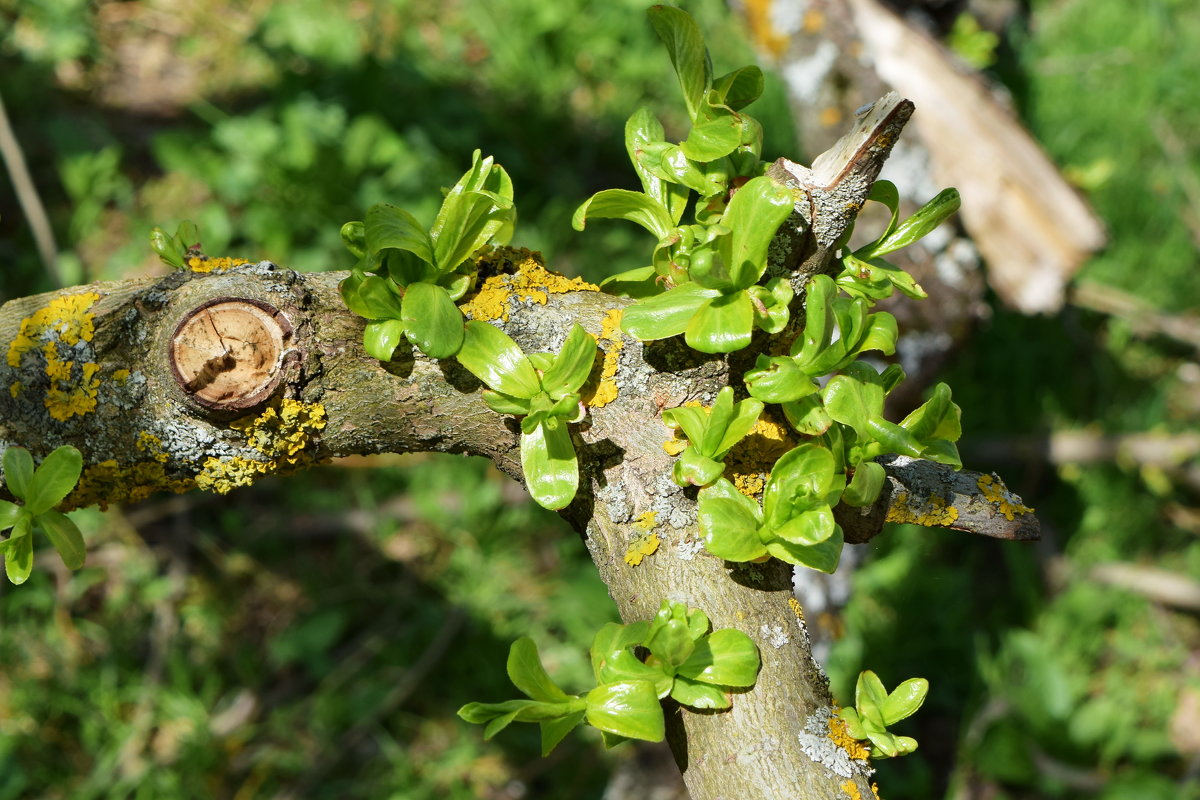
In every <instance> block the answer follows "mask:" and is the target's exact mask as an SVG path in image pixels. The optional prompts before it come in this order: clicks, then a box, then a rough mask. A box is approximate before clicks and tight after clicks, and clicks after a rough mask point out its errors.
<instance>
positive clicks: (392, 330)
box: [363, 319, 404, 361]
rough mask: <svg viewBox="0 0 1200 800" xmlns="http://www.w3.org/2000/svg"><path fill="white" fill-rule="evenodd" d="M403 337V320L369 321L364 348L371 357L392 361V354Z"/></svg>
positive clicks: (364, 332) (364, 336)
mask: <svg viewBox="0 0 1200 800" xmlns="http://www.w3.org/2000/svg"><path fill="white" fill-rule="evenodd" d="M403 339H404V323H403V322H401V321H400V320H398V319H385V320H376V321H372V322H368V323H367V327H366V329H365V330H364V331H363V349H364V350H366V351H367V355H369V356H370V357H371V358H377V359H379V360H380V361H391V360H392V354H393V353H395V352H396V348H397V347H399V346H400V342H401V341H402V340H403Z"/></svg>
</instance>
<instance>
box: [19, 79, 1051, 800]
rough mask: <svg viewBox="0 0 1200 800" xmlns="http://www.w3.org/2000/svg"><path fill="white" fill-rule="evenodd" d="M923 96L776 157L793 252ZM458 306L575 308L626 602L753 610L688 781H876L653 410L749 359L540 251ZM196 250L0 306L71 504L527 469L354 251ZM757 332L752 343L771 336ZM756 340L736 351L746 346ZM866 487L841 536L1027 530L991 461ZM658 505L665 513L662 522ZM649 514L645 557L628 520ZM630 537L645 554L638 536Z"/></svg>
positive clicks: (825, 248)
mask: <svg viewBox="0 0 1200 800" xmlns="http://www.w3.org/2000/svg"><path fill="white" fill-rule="evenodd" d="M911 112H912V106H911V104H910V103H908V102H907V101H902V100H900V99H899V98H898V97H896V96H894V95H893V96H889V97H886V98H884V99H883V100H881V101H879V102H878V103H877V104H876V105H875V107H874V108H873V109H872V110H871V111H869V112H866V113H864V114H863V115H862V116H861V117H860V119H859V121H858V124H857V126H856V128H855V130H854V131H852V132H851V133H850V134H849V135H848V136H847V137H845V138H844V139H843V140H842V141H841V142H840V143H839V144H838V145H837V146H835V147H834V148H833V149H832V150H831V151H830V152H829V153H826V154H825V155H824V156H822V157H821V158H819V159H818V160H817V162H816V163H815V165H814V168H813V169H812V170H809V169H806V168H803V167H800V166H799V165H794V164H790V162H787V163H783V162H782V160H781V163H779V164H777V166H776V167H775V168H774V169H773V174H775V175H777V176H780V179H783V180H786V182H787V183H789V184H791V185H793V186H795V187H796V188H797V189H798V191H799V194H798V197H799V200H798V202H797V207H796V212H797V213H796V214H795V215H794V216H793V223H794V224H792V223H789V224H788V225H785V228H787V230H785V231H783V232H782V233H781V235H782V236H783V238H784V239H786V240H787V241H788V242H789V243H790V244H791V245H792V249H791V252H790V254H789V255H788V257H787V261H788V263H790V264H794V265H798V267H799V269H800V271H801V272H802V273H803V274H813V273H815V272H821V271H828V270H829V269H830V268H831V257H832V251H831V250H830V245H831V243H832V242H833V240H835V239H836V238H837V235H838V234H839V233H840V231H841V228H840V227H839V226H843V225H844V224H845V223H846V222H847V221H848V219H847V215H846V214H845V209H846V208H847V206H850V207H855V204H857V206H861V204H862V202H863V199H864V198H865V195H866V192H867V191H868V189H869V187H870V184H871V182H872V181H873V180H874V178H875V175H876V174H877V173H878V170H879V167H880V165H881V164H882V162H883V160H884V158H886V156H887V153H888V150H889V149H890V147H891V144H892V143H893V142H894V141H895V138H896V136H897V135H898V134H899V132H900V129H901V128H902V127H903V125H904V122H905V121H906V120H907V119H908V116H909V115H910V114H911ZM482 267H483V271H482V272H481V275H480V287H479V288H478V290H477V291H476V292H475V294H474V295H471V296H469V297H468V298H467V301H466V302H465V304H464V305H463V309H464V311H465V312H466V313H467V314H468V316H471V317H472V318H475V319H485V320H489V321H492V322H494V323H495V324H498V325H500V326H501V327H502V328H503V329H504V330H505V331H506V332H508V334H509V335H510V336H512V337H513V338H514V339H515V340H516V341H517V342H518V343H519V344H520V345H521V346H522V347H523V348H524V349H525V350H526V351H527V352H536V351H556V350H557V349H558V348H559V347H560V346H561V344H562V341H563V338H564V336H565V334H566V332H567V331H568V330H569V329H570V327H571V325H572V324H573V323H576V322H577V323H579V324H581V325H583V326H584V328H586V329H587V330H588V331H589V332H591V333H592V334H594V335H595V336H596V337H597V339H598V343H599V346H600V351H601V352H600V353H599V354H598V356H597V363H596V367H595V370H594V372H593V377H592V380H591V383H590V385H589V386H588V387H587V391H586V393H585V398H584V399H585V402H587V403H588V404H589V407H590V408H589V413H588V416H587V419H586V420H585V421H584V422H583V423H581V424H580V425H579V426H578V427H577V430H576V435H575V439H576V445H577V449H578V451H579V455H580V467H581V473H582V478H583V480H582V481H581V489H580V492H579V495H578V497H577V498H576V500H575V501H574V502H573V503H572V504H571V505H570V506H569V507H568V508H567V509H565V511H564V512H563V515H564V517H565V518H566V519H567V520H568V521H569V522H570V523H571V524H572V525H573V526H574V527H575V529H576V530H577V531H578V532H579V533H580V534H581V536H582V537H583V540H584V542H585V543H586V545H587V547H588V550H589V551H590V553H591V556H592V558H593V560H594V561H595V564H596V567H597V569H598V570H599V572H600V575H601V577H602V578H603V579H604V581H605V583H606V584H607V586H608V589H609V592H610V593H611V595H612V597H613V599H614V600H615V602H616V604H617V606H618V608H619V610H620V614H621V617H622V619H624V620H626V621H633V620H637V619H645V618H648V617H650V616H651V615H652V614H653V613H654V612H655V611H656V610H657V608H658V606H659V603H660V602H661V601H662V599H663V598H664V597H668V598H671V599H674V600H678V601H683V602H686V603H688V605H690V606H694V607H699V608H702V609H704V610H705V612H707V614H708V615H709V617H710V618H711V619H712V621H713V624H714V626H715V627H717V628H722V627H735V628H738V629H740V630H742V631H744V632H746V633H747V634H749V635H750V636H751V637H752V638H753V639H754V640H755V641H756V642H757V644H758V647H759V649H760V651H761V653H762V664H763V665H762V671H761V673H760V675H759V679H758V684H757V686H756V687H755V688H753V689H752V690H750V691H748V692H745V693H741V694H738V695H737V696H736V697H735V698H734V704H733V709H732V710H731V711H729V712H727V713H692V712H689V711H681V710H678V709H672V710H671V711H670V713H669V714H668V738H669V741H670V744H671V746H672V750H673V752H674V754H675V756H676V760H677V762H678V763H679V765H680V768H681V769H682V770H683V774H684V777H685V781H686V783H687V786H688V789H689V792H690V793H691V796H692V797H693V798H695V800H715V799H716V798H731V797H764V798H766V797H770V798H785V797H796V798H801V797H803V798H813V799H814V800H815V799H820V798H828V799H829V800H833V799H834V798H845V797H851V798H862V797H870V796H871V792H872V788H871V785H870V774H871V769H870V767H869V764H868V762H867V761H866V760H865V758H864V757H863V756H864V755H865V751H864V750H863V749H862V748H861V746H859V745H857V744H856V743H855V742H854V741H853V740H851V739H849V738H848V737H847V736H845V734H844V731H843V730H842V728H841V727H840V724H838V723H836V722H832V721H831V720H833V719H834V718H833V714H834V707H833V704H832V698H831V697H830V693H829V688H828V682H827V680H826V678H825V675H824V673H823V671H822V669H821V667H820V665H819V664H817V663H816V662H815V661H814V659H813V658H812V655H811V652H810V648H809V646H808V638H807V632H806V626H805V621H804V615H803V610H802V609H801V608H800V607H799V605H798V604H797V603H796V602H795V600H794V598H793V597H792V593H791V587H792V581H791V574H792V569H791V567H790V566H788V565H785V564H782V563H780V562H777V561H772V562H768V563H765V564H757V565H756V564H750V565H729V564H726V563H725V562H722V561H721V560H719V559H717V558H714V557H712V556H709V555H708V554H707V553H706V551H704V550H703V548H702V547H701V546H700V544H699V537H698V534H697V530H696V524H695V523H696V513H695V494H694V492H691V491H688V490H684V489H681V488H680V487H678V486H676V485H675V484H674V483H672V482H671V480H670V479H669V477H668V475H669V472H670V468H671V462H672V457H671V456H670V455H669V454H668V453H667V452H666V451H665V450H664V442H666V440H668V439H669V438H670V432H669V431H668V429H667V428H666V427H664V426H663V425H662V423H661V418H660V415H661V411H662V409H664V408H671V407H674V406H678V405H680V404H682V403H685V402H689V401H698V402H701V403H708V402H711V400H712V398H713V397H714V396H715V394H716V392H717V391H718V390H719V389H720V388H721V387H722V386H723V385H725V384H726V383H727V382H728V376H729V375H730V374H740V373H738V370H739V369H741V368H743V367H740V366H739V365H738V364H736V363H735V364H734V365H733V366H732V367H731V365H730V363H729V360H727V359H723V358H720V357H715V356H706V355H703V354H699V353H696V352H694V351H690V350H688V349H687V348H686V347H684V346H683V344H682V342H676V341H666V342H659V343H651V344H642V343H641V342H638V341H636V340H634V339H632V338H630V337H627V336H625V335H624V334H622V332H621V331H620V327H619V319H620V311H621V309H622V308H624V307H625V306H626V305H627V304H628V302H629V301H627V300H624V299H621V298H616V297H612V296H609V295H605V294H602V293H601V292H599V291H598V290H597V289H596V288H595V287H593V286H590V285H588V284H585V283H584V282H583V281H580V280H568V279H566V278H563V277H562V276H559V275H555V274H554V273H552V272H550V271H548V270H546V269H545V268H544V266H543V265H542V263H541V261H540V258H539V257H538V256H537V255H536V254H533V253H530V252H528V251H521V250H512V249H505V250H499V251H495V252H494V253H492V254H491V255H490V256H487V257H485V258H484V260H483V263H482ZM200 268H201V269H203V270H206V272H203V273H201V272H196V271H188V270H184V271H180V272H176V273H173V274H171V275H169V276H167V277H165V278H162V279H142V280H129V281H122V282H114V283H102V284H94V285H91V286H87V287H76V288H72V289H66V290H62V291H60V292H55V293H51V294H45V295H40V296H37V297H29V298H23V299H19V300H14V301H12V302H10V303H8V304H6V305H4V306H3V307H0V344H3V345H5V346H6V347H7V354H6V355H7V357H6V359H5V360H4V361H3V362H0V447H2V446H6V445H9V444H20V445H23V446H26V447H28V448H29V449H30V450H31V451H33V453H34V455H35V458H39V459H40V458H41V457H43V456H44V455H45V454H46V453H48V452H49V451H50V450H52V449H53V448H54V447H56V446H58V445H61V444H64V443H69V444H73V445H75V446H76V447H78V448H79V449H80V450H81V451H82V452H83V453H84V458H85V470H84V474H83V477H82V479H81V481H80V484H79V486H78V488H77V489H76V491H75V492H74V493H73V494H72V495H71V496H70V497H68V499H67V502H66V504H65V505H66V506H67V507H75V506H81V505H87V504H91V503H101V504H104V503H110V502H125V501H129V500H136V499H139V498H141V497H144V496H146V495H147V494H149V493H151V492H154V491H159V490H173V491H186V490H190V489H194V488H199V489H204V490H209V491H218V492H224V491H229V490H230V489H232V488H234V487H237V486H242V485H248V484H249V483H252V482H253V481H254V480H255V479H256V478H258V477H259V476H261V475H264V474H269V473H279V472H287V471H291V470H295V469H300V468H303V467H305V466H307V465H309V464H313V463H316V462H319V461H321V460H323V459H326V458H330V457H336V456H344V455H350V454H366V453H380V452H414V451H440V452H452V453H471V454H475V455H482V456H484V457H486V458H489V459H491V460H492V461H493V462H494V463H495V464H496V465H497V466H498V467H499V468H500V469H502V470H504V471H505V472H507V473H508V474H509V475H512V476H513V477H514V478H517V479H518V480H520V477H521V468H520V461H519V457H518V433H519V428H517V427H516V426H515V425H514V424H513V422H512V420H511V419H507V418H504V417H501V416H500V415H497V414H495V413H493V412H491V411H490V410H489V409H488V408H487V407H486V406H485V405H484V403H483V402H482V400H481V398H480V393H479V390H480V389H481V385H480V384H479V383H478V381H477V380H476V379H475V378H474V377H473V376H471V375H470V374H469V373H468V372H466V371H465V370H464V369H462V368H461V367H460V366H459V365H458V364H457V363H456V362H455V361H453V360H446V361H434V360H431V359H427V358H424V357H423V356H422V355H421V354H420V353H419V352H401V353H398V354H397V356H396V357H395V358H394V359H393V360H392V361H391V362H389V363H380V362H379V361H376V360H374V359H372V358H370V357H368V356H367V355H366V353H365V352H364V351H363V349H362V345H361V341H362V331H363V320H362V319H360V318H358V317H357V316H355V315H354V314H352V313H350V312H349V311H348V310H347V309H346V308H345V306H344V305H343V303H342V301H341V299H340V297H339V295H338V292H337V284H338V282H339V281H340V280H341V279H342V278H343V277H344V276H345V273H316V274H298V273H295V272H292V271H290V270H287V269H283V268H280V267H277V266H275V265H274V264H271V263H269V262H261V263H258V264H235V263H233V262H229V261H228V260H223V259H213V260H209V261H206V262H203V263H201V264H200ZM770 344H771V343H770V342H768V341H763V342H759V343H758V344H757V345H756V346H757V347H758V348H759V349H762V348H765V347H768V346H769V345H770ZM744 357H745V354H744V353H743V354H739V358H744ZM784 430H785V429H784V428H783V427H782V426H779V425H775V424H773V423H771V422H769V421H768V422H765V423H763V424H761V425H760V428H759V429H758V430H757V431H756V433H755V434H753V435H751V436H750V437H749V438H748V440H747V442H746V443H745V444H744V445H743V446H742V447H741V449H740V451H735V452H734V453H733V454H732V455H731V457H730V458H729V459H727V461H728V463H730V464H731V469H732V470H735V471H738V472H739V473H740V475H741V477H742V480H743V481H747V482H749V483H750V484H751V485H753V482H754V481H756V480H759V481H760V480H762V478H763V477H764V476H763V475H762V471H763V469H764V468H766V467H767V466H768V465H769V464H770V463H771V460H772V459H773V458H774V457H776V456H777V455H779V454H780V453H782V452H783V451H784V449H786V448H787V447H789V446H790V445H789V444H788V443H787V441H786V434H785V433H784ZM885 466H886V468H887V471H888V474H889V478H890V481H889V486H888V487H887V489H886V490H885V492H884V493H883V495H882V496H881V497H880V499H879V501H878V502H877V503H876V504H875V506H873V507H872V508H869V509H865V510H864V511H862V512H859V511H858V510H855V511H852V512H851V511H848V510H846V509H841V510H839V518H840V521H841V522H842V524H843V527H844V528H845V529H846V533H847V539H848V540H849V541H852V542H853V541H858V542H861V541H866V540H868V539H870V538H871V537H872V536H874V535H876V534H877V533H879V531H880V530H881V528H882V524H883V522H884V520H898V521H909V522H919V523H922V524H927V525H936V526H941V527H948V528H955V529H958V530H964V531H969V532H973V533H979V534H984V535H990V536H998V537H1001V538H1009V539H1027V538H1034V537H1036V536H1037V522H1036V519H1035V518H1034V517H1033V516H1032V514H1031V513H1030V511H1029V509H1027V508H1025V507H1024V506H1023V505H1022V504H1021V501H1020V498H1017V497H1015V496H1013V495H1011V494H1010V493H1009V492H1008V491H1007V489H1005V488H1004V485H1003V483H1002V482H1001V481H1000V480H999V478H998V477H996V476H992V475H982V474H979V473H971V472H967V471H963V472H960V473H953V472H951V471H949V470H948V469H946V468H944V467H941V466H939V465H936V464H932V463H929V462H921V461H914V460H912V459H900V458H893V459H891V460H889V461H888V462H887V463H886V465H885ZM651 526H652V527H651ZM647 529H651V530H652V532H653V533H655V534H657V536H658V539H659V542H660V545H659V547H658V549H657V551H656V552H654V553H653V555H650V556H647V557H645V558H644V559H642V560H641V562H640V563H639V564H637V565H636V566H635V565H632V564H631V563H629V561H627V560H626V558H625V555H626V554H627V552H629V549H630V547H631V545H632V544H634V543H635V542H636V541H637V540H638V539H639V538H641V537H644V536H645V535H646V531H647ZM632 560H636V559H632Z"/></svg>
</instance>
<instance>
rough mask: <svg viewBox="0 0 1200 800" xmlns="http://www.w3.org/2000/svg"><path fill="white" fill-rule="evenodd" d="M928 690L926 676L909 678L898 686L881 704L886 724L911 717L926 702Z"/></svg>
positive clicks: (893, 723) (892, 723)
mask: <svg viewBox="0 0 1200 800" xmlns="http://www.w3.org/2000/svg"><path fill="white" fill-rule="evenodd" d="M928 692H929V681H927V680H925V679H924V678H909V679H908V680H906V681H904V683H902V684H900V685H899V686H897V687H896V688H895V689H893V690H892V692H891V694H889V695H888V697H887V700H885V701H884V702H883V705H882V706H880V711H881V712H882V714H883V722H884V724H885V725H895V724H896V723H897V722H899V721H900V720H902V719H905V718H907V717H911V716H912V715H913V714H915V713H916V711H917V709H919V708H920V707H921V704H922V703H924V702H925V695H926V694H928Z"/></svg>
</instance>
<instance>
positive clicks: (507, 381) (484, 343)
mask: <svg viewBox="0 0 1200 800" xmlns="http://www.w3.org/2000/svg"><path fill="white" fill-rule="evenodd" d="M458 361H459V363H460V364H462V365H463V366H464V367H466V369H467V371H468V372H470V373H471V374H473V375H474V376H475V377H477V378H479V380H481V381H483V382H484V383H486V384H487V385H488V386H490V387H491V388H493V389H495V390H496V391H498V392H503V393H504V394H509V395H512V396H513V397H521V398H525V399H530V398H532V397H533V396H534V395H536V394H538V393H539V392H541V391H542V384H541V381H540V380H539V379H538V375H537V372H535V371H534V369H533V364H531V363H529V359H528V358H526V357H525V353H524V352H522V351H521V348H520V347H519V346H518V345H517V343H516V342H514V341H513V340H512V339H511V338H510V337H509V336H508V334H506V333H505V332H504V331H502V330H500V329H499V328H497V327H494V326H492V325H489V324H488V323H486V322H481V321H479V320H472V321H470V322H468V323H467V325H466V332H465V334H464V337H463V345H462V349H460V350H459V351H458Z"/></svg>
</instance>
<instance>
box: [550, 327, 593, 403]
mask: <svg viewBox="0 0 1200 800" xmlns="http://www.w3.org/2000/svg"><path fill="white" fill-rule="evenodd" d="M595 361H596V340H595V339H593V338H592V335H591V334H590V333H588V332H587V331H586V330H584V329H583V326H582V325H579V324H576V325H574V326H573V327H572V328H571V332H570V333H568V334H567V338H566V341H564V342H563V346H562V350H560V351H559V353H558V355H557V356H555V357H554V361H553V362H552V363H551V365H550V368H549V369H547V370H546V371H545V373H544V374H543V375H542V389H544V390H545V391H546V393H547V394H549V395H550V397H552V398H553V399H555V400H561V399H562V398H564V397H566V396H567V395H568V394H571V393H573V392H578V391H579V387H580V386H583V384H584V382H585V381H586V380H587V378H588V375H589V374H590V373H591V371H592V365H593V364H594V363H595Z"/></svg>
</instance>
